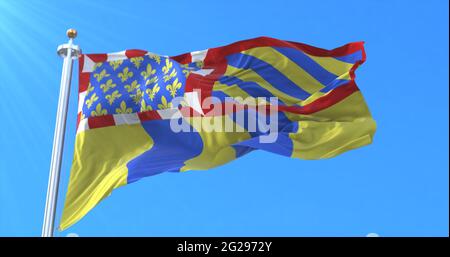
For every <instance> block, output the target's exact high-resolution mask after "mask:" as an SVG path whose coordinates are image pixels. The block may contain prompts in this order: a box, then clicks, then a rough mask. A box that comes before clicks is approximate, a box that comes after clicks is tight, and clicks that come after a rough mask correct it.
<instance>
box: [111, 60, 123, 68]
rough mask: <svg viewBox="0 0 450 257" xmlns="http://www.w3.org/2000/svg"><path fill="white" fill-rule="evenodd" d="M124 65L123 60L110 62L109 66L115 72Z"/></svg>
mask: <svg viewBox="0 0 450 257" xmlns="http://www.w3.org/2000/svg"><path fill="white" fill-rule="evenodd" d="M122 63H123V60H117V61H110V62H109V65H111V67H112V68H113V70H117V68H119V66H120V65H121V64H122Z"/></svg>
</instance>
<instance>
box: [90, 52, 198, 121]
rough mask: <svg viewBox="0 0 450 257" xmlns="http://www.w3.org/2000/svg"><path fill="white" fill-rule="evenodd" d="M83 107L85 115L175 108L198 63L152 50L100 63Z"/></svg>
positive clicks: (94, 73)
mask: <svg viewBox="0 0 450 257" xmlns="http://www.w3.org/2000/svg"><path fill="white" fill-rule="evenodd" d="M94 66H95V69H94V70H93V72H92V73H91V76H90V80H89V85H88V89H87V90H86V96H85V100H84V104H83V107H82V117H86V118H88V117H92V116H101V115H108V114H124V113H136V112H145V111H150V110H160V109H167V108H173V107H172V103H171V101H172V99H173V98H174V97H177V96H183V94H184V86H185V83H186V78H187V76H189V74H190V72H191V71H193V70H198V69H199V66H197V64H196V63H191V64H189V65H181V64H179V63H178V62H176V61H174V60H172V59H169V58H168V57H164V56H159V55H155V54H148V55H145V56H142V57H133V58H130V59H124V60H119V61H110V62H102V63H96V64H95V65H94Z"/></svg>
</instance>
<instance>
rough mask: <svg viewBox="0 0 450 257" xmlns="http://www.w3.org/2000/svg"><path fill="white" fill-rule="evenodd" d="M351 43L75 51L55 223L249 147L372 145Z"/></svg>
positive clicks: (314, 150) (324, 152)
mask: <svg viewBox="0 0 450 257" xmlns="http://www.w3.org/2000/svg"><path fill="white" fill-rule="evenodd" d="M365 58H366V55H365V51H364V47H363V43H362V42H356V43H350V44H347V45H344V46H342V47H339V48H336V49H334V50H324V49H320V48H316V47H312V46H309V45H306V44H301V43H296V42H290V41H283V40H278V39H273V38H268V37H260V38H255V39H249V40H244V41H240V42H236V43H233V44H231V45H227V46H223V47H217V48H210V49H207V50H203V51H196V52H191V53H186V54H182V55H178V56H173V57H168V56H162V55H157V54H153V53H150V52H147V51H142V50H127V51H122V52H118V53H111V54H83V55H81V56H80V58H79V95H78V98H79V102H78V121H77V134H76V140H75V151H74V158H73V163H72V168H71V174H70V181H69V187H68V191H67V195H66V199H65V205H64V210H63V215H62V218H61V222H60V227H59V228H60V229H61V230H64V229H66V228H68V227H69V226H71V225H73V224H74V223H76V222H77V221H78V220H80V219H81V218H82V217H83V216H84V215H86V214H87V212H89V211H90V210H91V209H92V208H93V207H94V206H95V205H96V204H97V203H98V202H100V201H101V200H102V199H104V198H105V197H107V196H108V195H110V194H111V192H112V190H113V189H115V188H117V187H120V186H123V185H126V184H130V183H132V182H135V181H137V180H140V179H141V178H144V177H147V176H152V175H156V174H159V173H162V172H183V171H187V170H206V169H210V168H214V167H217V166H219V165H222V164H225V163H227V162H230V161H232V160H234V159H237V158H239V157H241V156H243V155H245V154H248V153H250V152H252V151H254V150H264V151H268V152H271V153H275V154H279V155H284V156H288V157H294V158H300V159H322V158H330V157H334V156H336V155H338V154H341V153H343V152H345V151H348V150H351V149H354V148H358V147H361V146H364V145H367V144H370V143H371V142H372V138H373V135H374V133H375V130H376V124H375V121H374V120H373V118H372V116H371V114H370V111H369V109H368V107H367V105H366V103H365V101H364V98H363V96H362V94H361V92H360V91H359V89H358V87H357V86H356V83H355V81H354V79H355V70H356V69H357V68H358V66H359V65H361V64H362V63H363V62H364V61H365Z"/></svg>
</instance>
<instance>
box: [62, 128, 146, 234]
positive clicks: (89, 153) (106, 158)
mask: <svg viewBox="0 0 450 257" xmlns="http://www.w3.org/2000/svg"><path fill="white" fill-rule="evenodd" d="M152 146H153V140H152V139H151V138H150V136H149V135H148V134H147V133H146V132H145V130H144V128H143V127H142V126H141V125H140V124H136V125H121V126H112V127H104V128H96V129H91V130H87V131H84V132H81V133H79V134H77V136H76V140H75V152H74V159H73V163H72V169H71V172H70V181H69V188H68V191H67V194H66V200H65V205H64V210H63V214H62V218H61V222H60V226H59V229H60V230H64V229H66V228H68V227H69V226H71V225H72V224H74V223H75V222H77V221H78V220H79V219H81V218H82V217H83V216H84V215H86V213H87V212H88V211H89V210H91V209H92V208H93V207H94V206H95V205H97V203H98V202H100V201H101V200H102V199H104V198H105V197H107V196H109V195H110V194H111V191H112V190H113V189H115V188H117V187H120V186H122V185H125V184H126V183H127V174H128V169H127V167H126V164H127V163H128V161H130V160H132V159H133V158H135V157H136V156H138V155H140V154H142V153H143V152H145V151H147V150H149V149H150V148H151V147H152Z"/></svg>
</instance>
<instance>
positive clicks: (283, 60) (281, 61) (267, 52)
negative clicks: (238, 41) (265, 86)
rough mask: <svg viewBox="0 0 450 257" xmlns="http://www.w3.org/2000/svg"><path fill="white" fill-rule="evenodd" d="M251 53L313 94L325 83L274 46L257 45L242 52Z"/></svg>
mask: <svg viewBox="0 0 450 257" xmlns="http://www.w3.org/2000/svg"><path fill="white" fill-rule="evenodd" d="M242 53H243V54H247V55H251V56H253V57H256V58H258V59H260V60H263V61H265V62H267V63H268V64H270V65H272V66H273V67H274V68H275V69H277V70H278V71H279V72H281V73H282V74H283V75H284V76H286V77H287V78H288V79H290V80H291V81H292V82H294V83H295V84H296V85H297V86H298V87H300V88H302V89H303V90H305V91H306V92H308V93H310V94H313V93H314V92H316V91H319V90H321V89H322V88H323V87H324V85H322V84H321V83H320V82H319V81H317V80H316V79H315V78H314V77H313V76H311V75H310V74H309V73H308V72H306V71H305V70H303V68H302V67H300V66H298V65H297V64H296V63H295V62H293V61H291V60H290V59H289V58H287V57H286V56H284V55H283V54H281V53H280V52H278V51H277V50H275V49H273V48H272V47H257V48H252V49H249V50H246V51H243V52H242Z"/></svg>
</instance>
